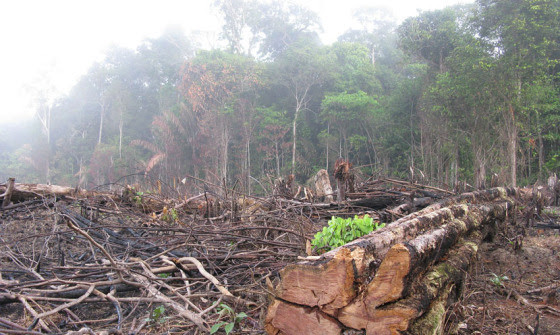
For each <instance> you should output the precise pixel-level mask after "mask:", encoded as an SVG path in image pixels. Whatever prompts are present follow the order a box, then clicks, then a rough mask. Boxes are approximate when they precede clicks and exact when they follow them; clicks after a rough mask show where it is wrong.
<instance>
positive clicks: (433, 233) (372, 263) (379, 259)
mask: <svg viewBox="0 0 560 335" xmlns="http://www.w3.org/2000/svg"><path fill="white" fill-rule="evenodd" d="M515 194H516V190H515V189H504V188H496V189H491V190H486V191H479V192H474V193H469V194H463V195H461V196H457V197H454V198H451V199H448V200H445V201H442V202H439V203H437V204H434V205H432V206H429V207H427V208H425V209H424V210H421V211H419V212H416V213H413V214H410V215H408V216H406V217H404V218H402V219H400V220H398V221H395V222H393V223H391V224H389V225H387V227H385V228H384V229H382V230H379V231H377V232H374V233H371V234H369V235H367V236H364V237H362V238H360V239H358V240H355V241H353V242H351V243H349V244H347V245H345V246H342V247H340V248H338V249H335V250H333V251H331V252H328V253H326V254H324V255H322V256H321V257H320V258H319V259H318V260H314V261H306V262H302V263H298V264H293V265H289V266H287V267H286V268H284V269H283V270H282V271H281V272H280V275H281V278H282V279H281V281H280V283H279V284H278V286H277V287H276V289H275V290H276V292H275V294H276V297H275V298H276V301H279V302H276V303H273V306H274V304H276V305H275V306H276V307H275V308H269V312H268V315H267V321H266V327H267V331H268V332H269V333H271V334H280V333H282V334H295V333H294V332H292V330H293V328H290V327H291V326H290V327H287V326H286V325H285V324H284V323H282V322H281V321H280V320H283V319H284V318H286V320H298V317H297V316H294V315H295V314H297V313H296V311H300V312H301V313H305V314H306V315H307V314H310V313H311V314H313V315H314V317H315V319H313V320H314V321H313V322H311V321H309V320H308V321H305V320H307V319H305V318H303V319H302V320H301V322H311V323H309V324H307V326H305V327H309V329H315V330H316V332H317V333H321V329H322V328H321V327H322V326H325V327H327V328H325V329H324V331H325V333H327V332H332V331H333V328H332V327H331V323H330V322H329V321H328V320H330V319H331V318H334V319H336V320H337V321H338V322H340V324H342V325H344V326H345V327H348V328H351V329H365V330H366V331H367V333H368V334H397V331H402V330H406V329H407V327H408V326H409V324H410V323H411V321H412V320H414V319H415V318H418V317H419V316H420V315H422V314H423V313H424V312H425V310H424V307H422V306H420V305H419V306H416V307H414V306H412V305H411V306H412V307H410V308H409V307H406V304H405V305H403V301H406V299H413V298H412V296H411V293H415V294H418V293H417V290H415V289H414V287H417V285H419V284H418V283H421V282H422V279H421V278H422V275H423V274H424V273H426V270H427V269H429V268H430V267H433V266H434V265H435V264H437V263H438V261H440V260H441V259H442V258H443V257H444V256H447V255H449V254H450V250H454V248H455V246H456V245H457V243H458V241H460V240H461V239H463V238H465V237H466V236H469V235H471V234H473V233H475V234H479V235H481V236H482V237H484V236H485V235H488V234H490V233H491V232H492V231H493V230H494V225H495V223H496V222H502V221H503V220H504V219H505V218H506V216H507V214H508V213H509V211H510V210H511V209H512V207H513V200H512V199H510V198H509V197H510V196H513V195H515ZM482 237H481V238H482ZM467 258H468V257H467ZM468 259H470V258H468ZM467 263H468V262H467ZM465 266H466V265H465ZM459 268H462V267H461V266H460V267H459ZM426 285H428V284H426ZM430 285H431V284H430ZM449 285H452V284H449ZM420 291H422V290H420ZM436 293H437V294H436ZM436 293H434V294H431V295H426V294H425V293H420V295H421V296H420V297H417V298H414V299H420V300H419V301H423V302H425V301H432V300H434V299H435V297H436V296H438V294H439V292H436ZM286 304H287V305H290V307H289V308H288V307H286V306H284V305H286ZM280 307H281V308H280ZM288 310H289V311H290V313H291V314H292V317H289V318H288V317H286V316H284V315H282V314H283V313H284V312H285V311H288ZM294 313H295V314H294ZM326 325H328V326H326ZM298 327H303V326H298ZM305 327H304V328H298V329H307V328H305ZM340 329H343V327H340ZM340 329H339V332H338V333H340ZM334 333H336V331H335V332H334Z"/></svg>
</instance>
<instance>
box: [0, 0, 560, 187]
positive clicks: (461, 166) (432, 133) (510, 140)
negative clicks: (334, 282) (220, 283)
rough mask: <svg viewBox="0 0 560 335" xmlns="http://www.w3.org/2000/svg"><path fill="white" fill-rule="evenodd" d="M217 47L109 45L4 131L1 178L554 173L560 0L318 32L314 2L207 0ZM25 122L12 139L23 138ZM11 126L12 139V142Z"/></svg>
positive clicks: (189, 183)
mask: <svg viewBox="0 0 560 335" xmlns="http://www.w3.org/2000/svg"><path fill="white" fill-rule="evenodd" d="M213 6H214V7H215V9H216V11H217V12H219V13H220V15H221V16H222V17H223V22H224V25H223V27H222V31H221V38H222V41H221V43H217V45H221V46H222V47H216V48H213V49H211V50H205V49H202V48H200V47H197V43H195V42H194V41H193V40H192V39H190V38H189V37H187V36H186V35H185V33H184V32H182V31H181V30H180V29H178V28H173V27H170V28H169V29H168V30H167V31H166V32H165V33H164V34H163V35H162V36H161V37H159V38H155V39H147V40H145V41H144V42H143V43H142V44H141V45H139V46H138V47H137V48H136V49H134V50H131V49H126V48H120V47H114V48H112V49H110V50H108V51H107V53H106V57H105V59H104V60H103V61H101V62H98V63H96V64H94V65H92V66H91V68H90V69H89V71H88V73H87V74H85V75H84V76H83V77H82V78H81V79H80V80H79V82H78V83H77V84H76V85H75V86H74V87H73V89H72V90H71V91H70V92H69V93H68V94H67V95H65V96H63V97H59V98H57V99H52V98H51V97H50V96H49V92H48V89H46V88H45V89H44V90H39V91H38V92H37V94H36V107H37V111H36V118H35V120H34V122H33V124H32V125H29V126H25V127H21V128H12V129H10V128H6V129H4V131H3V133H4V136H2V138H0V177H1V178H2V179H3V180H5V178H7V177H16V178H17V179H18V180H19V181H21V182H42V183H53V184H61V185H72V186H80V187H84V188H91V187H95V186H98V185H113V184H119V185H124V184H127V183H129V184H132V183H150V182H153V181H156V180H159V181H161V184H163V185H166V186H167V187H168V190H177V189H178V188H179V187H182V188H184V189H186V190H189V189H190V188H192V187H193V186H194V185H195V184H196V183H200V182H201V181H206V182H210V183H213V184H215V185H229V186H230V187H235V188H236V189H237V190H238V191H242V192H246V193H248V194H262V193H263V192H264V190H263V188H264V189H266V188H267V187H268V186H269V185H270V181H271V180H273V179H274V178H277V177H278V176H286V175H289V174H294V175H295V177H296V179H297V180H298V182H300V183H305V182H306V180H307V179H308V178H310V177H311V176H313V175H314V174H315V173H316V172H317V171H318V170H319V169H322V168H328V171H332V168H333V164H334V161H335V160H336V159H337V158H339V157H342V158H345V159H348V160H349V161H350V162H351V163H352V164H353V165H354V167H356V168H358V169H360V170H361V171H362V172H363V173H365V174H368V175H370V174H377V175H388V176H396V177H401V178H406V179H414V180H417V181H423V182H426V183H432V184H435V185H444V186H448V187H455V186H456V185H457V184H458V183H459V182H466V183H468V184H469V185H472V187H474V188H483V187H486V186H488V185H489V184H490V182H494V183H499V184H506V185H512V186H515V185H518V184H529V183H534V182H536V181H539V180H541V181H542V180H544V179H545V178H546V177H547V176H548V175H549V174H550V173H554V172H556V173H558V172H560V101H559V97H560V96H559V92H560V91H559V90H560V77H559V76H558V70H560V64H559V63H558V62H559V60H560V47H559V39H560V1H558V0H478V1H476V3H474V4H471V5H463V6H456V7H448V8H445V9H442V10H436V11H427V12H420V13H419V14H418V15H417V16H415V17H410V18H408V19H406V20H404V21H403V22H402V23H401V24H400V25H397V24H396V21H395V20H394V19H393V18H392V17H391V16H390V15H389V14H388V13H386V12H384V11H383V10H380V9H376V8H371V9H367V10H365V9H364V10H361V11H359V12H358V13H356V17H355V18H356V20H357V21H359V22H360V23H362V28H361V29H359V30H349V31H347V32H346V33H344V34H343V35H341V36H339V38H338V41H337V42H335V43H333V44H332V45H324V44H322V43H321V41H320V39H319V37H318V32H320V30H321V27H320V24H319V18H318V16H317V14H316V13H313V12H311V11H310V10H307V9H306V8H303V7H300V6H297V5H293V4H287V3H285V2H284V1H275V2H271V3H262V2H258V1H253V0H218V1H216V2H215V3H214V5H213ZM22 135H23V136H22ZM22 138H23V139H22Z"/></svg>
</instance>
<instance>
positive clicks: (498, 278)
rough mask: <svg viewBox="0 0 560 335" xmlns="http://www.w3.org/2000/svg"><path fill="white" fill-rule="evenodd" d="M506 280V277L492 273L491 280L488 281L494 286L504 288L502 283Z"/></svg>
mask: <svg viewBox="0 0 560 335" xmlns="http://www.w3.org/2000/svg"><path fill="white" fill-rule="evenodd" d="M506 280H509V278H508V276H498V275H497V274H495V273H492V278H491V279H490V281H491V282H492V284H494V285H496V286H504V281H506Z"/></svg>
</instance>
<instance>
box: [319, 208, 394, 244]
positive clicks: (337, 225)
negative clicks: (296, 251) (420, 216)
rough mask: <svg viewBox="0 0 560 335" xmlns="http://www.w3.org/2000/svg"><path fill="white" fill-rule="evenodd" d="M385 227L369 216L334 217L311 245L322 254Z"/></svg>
mask: <svg viewBox="0 0 560 335" xmlns="http://www.w3.org/2000/svg"><path fill="white" fill-rule="evenodd" d="M383 227H385V224H384V223H379V221H374V220H373V219H372V218H371V217H369V215H367V214H366V215H364V217H362V218H359V217H358V216H357V215H355V216H354V218H347V219H343V218H340V217H336V216H333V217H332V219H331V220H329V224H328V226H326V227H324V228H323V230H322V231H320V232H318V233H317V234H315V238H314V239H313V241H311V245H312V246H313V247H314V248H315V250H317V251H318V252H321V253H322V252H325V251H329V250H332V249H335V248H338V247H340V246H343V245H345V244H346V243H348V242H350V241H353V240H355V239H357V238H358V237H360V236H364V235H367V234H369V233H371V232H372V231H374V230H377V229H381V228H383Z"/></svg>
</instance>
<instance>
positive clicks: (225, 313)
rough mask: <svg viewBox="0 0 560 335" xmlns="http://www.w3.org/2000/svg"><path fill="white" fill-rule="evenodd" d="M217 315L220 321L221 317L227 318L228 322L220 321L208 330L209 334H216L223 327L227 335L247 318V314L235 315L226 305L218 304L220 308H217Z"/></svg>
mask: <svg viewBox="0 0 560 335" xmlns="http://www.w3.org/2000/svg"><path fill="white" fill-rule="evenodd" d="M218 314H219V315H220V319H221V318H223V317H227V318H228V319H229V322H228V321H220V322H218V323H216V324H214V325H213V326H212V328H210V334H214V333H216V332H217V331H218V330H220V328H222V327H224V331H225V332H226V334H229V333H231V331H232V330H233V328H234V327H235V325H236V324H237V323H239V322H241V321H242V320H243V319H245V318H246V317H247V314H245V313H244V312H241V313H237V314H236V313H235V311H234V310H233V309H232V308H231V307H229V306H228V305H226V304H220V307H218Z"/></svg>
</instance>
